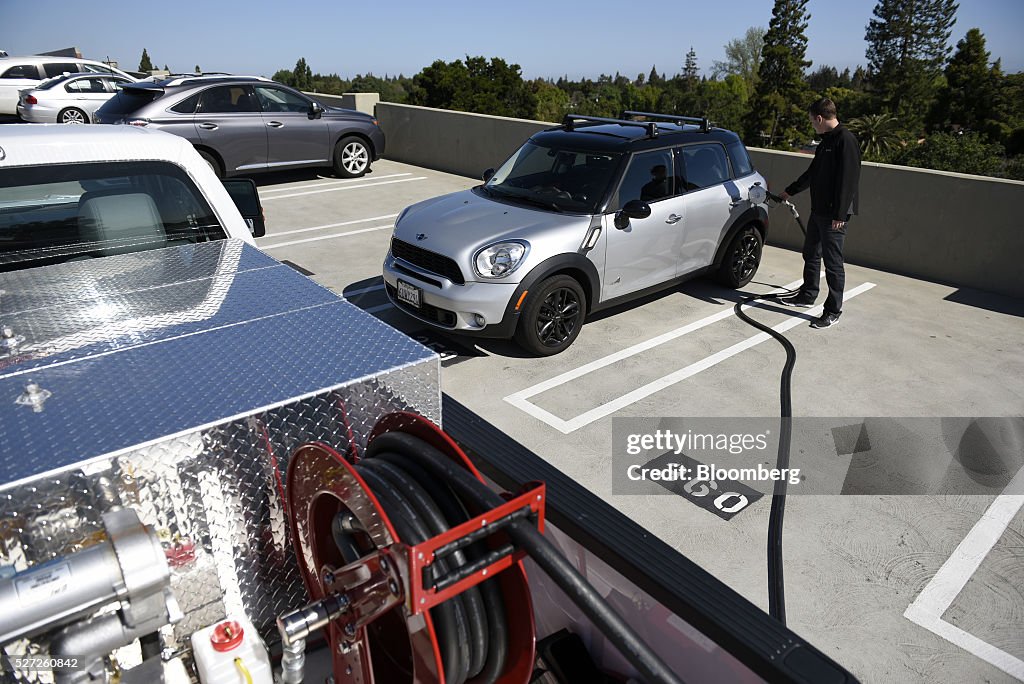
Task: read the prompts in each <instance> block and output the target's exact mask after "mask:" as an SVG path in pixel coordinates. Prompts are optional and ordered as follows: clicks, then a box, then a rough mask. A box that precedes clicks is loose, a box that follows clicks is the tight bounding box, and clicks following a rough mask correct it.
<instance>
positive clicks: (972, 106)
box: [933, 28, 1004, 137]
mask: <svg viewBox="0 0 1024 684" xmlns="http://www.w3.org/2000/svg"><path fill="white" fill-rule="evenodd" d="M988 60H989V53H988V51H987V50H986V49H985V36H984V35H982V33H981V31H980V30H979V29H976V28H972V29H970V30H969V31H968V32H967V35H966V36H964V38H963V40H961V41H960V42H958V43H957V44H956V52H955V53H954V54H953V57H952V58H951V59H950V60H949V64H948V65H947V66H946V86H945V87H944V88H943V89H942V90H941V91H940V92H939V96H938V102H937V104H936V107H935V110H936V112H935V114H934V115H933V120H934V122H935V123H936V124H938V125H939V126H941V127H943V128H945V127H948V126H953V127H961V128H966V129H968V130H972V131H984V130H986V129H989V130H991V129H992V128H993V127H994V125H995V126H997V125H998V123H1000V122H999V121H998V120H1000V119H1003V118H1004V117H1002V116H1000V115H999V113H998V112H997V111H996V109H997V107H998V104H999V102H998V100H999V94H1000V93H999V86H1000V85H1001V82H1002V80H1003V77H1002V73H1001V69H1000V67H999V65H998V63H996V64H992V65H990V64H989V61H988ZM993 137H1000V136H998V135H997V136H993Z"/></svg>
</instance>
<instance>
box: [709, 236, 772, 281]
mask: <svg viewBox="0 0 1024 684" xmlns="http://www.w3.org/2000/svg"><path fill="white" fill-rule="evenodd" d="M762 249H763V243H762V241H761V233H760V232H758V230H757V229H756V228H754V227H753V226H748V227H746V228H744V229H743V230H741V231H740V232H739V233H737V234H736V237H734V238H733V240H732V242H731V243H730V245H729V250H728V251H727V252H726V253H725V258H724V259H723V260H722V266H721V269H720V270H719V280H720V281H721V282H722V284H724V285H727V286H728V287H734V288H735V287H743V286H744V285H746V284H747V283H749V282H750V281H751V279H752V278H753V277H754V274H755V273H757V268H758V266H760V265H761V252H762Z"/></svg>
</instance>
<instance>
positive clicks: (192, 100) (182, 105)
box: [171, 93, 201, 114]
mask: <svg viewBox="0 0 1024 684" xmlns="http://www.w3.org/2000/svg"><path fill="white" fill-rule="evenodd" d="M200 95H201V93H196V94H195V95H192V96H191V97H186V98H185V99H184V100H182V101H181V102H179V103H178V104H176V105H174V106H173V107H171V111H172V112H177V113H178V114H195V113H196V106H197V105H198V104H199V96H200Z"/></svg>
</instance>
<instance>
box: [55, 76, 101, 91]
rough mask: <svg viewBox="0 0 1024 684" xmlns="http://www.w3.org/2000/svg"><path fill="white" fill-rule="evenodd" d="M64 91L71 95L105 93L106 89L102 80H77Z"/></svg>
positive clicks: (70, 83) (65, 87)
mask: <svg viewBox="0 0 1024 684" xmlns="http://www.w3.org/2000/svg"><path fill="white" fill-rule="evenodd" d="M64 89H65V90H66V91H68V92H69V93H105V92H107V89H106V87H105V86H104V85H103V79H102V78H76V79H75V80H74V81H71V82H69V83H68V84H67V85H66V86H64Z"/></svg>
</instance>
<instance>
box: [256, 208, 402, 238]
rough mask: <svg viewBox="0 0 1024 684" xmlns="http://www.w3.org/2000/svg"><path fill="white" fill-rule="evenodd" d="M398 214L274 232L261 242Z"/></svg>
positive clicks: (380, 219) (367, 221)
mask: <svg viewBox="0 0 1024 684" xmlns="http://www.w3.org/2000/svg"><path fill="white" fill-rule="evenodd" d="M396 216H398V214H384V215H383V216H371V217H370V218H364V219H355V220H354V221H342V222H341V223H326V224H324V225H322V226H313V227H312V228H299V229H298V230H285V231H281V232H280V233H278V232H277V231H275V232H274V234H273V235H267V236H266V237H265V238H260V239H261V240H265V239H272V238H276V237H278V236H280V235H294V234H295V233H308V232H310V231H313V230H323V229H325V228H338V227H339V226H351V225H353V224H355V223H369V222H370V221H383V220H384V219H389V218H395V217H396Z"/></svg>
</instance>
